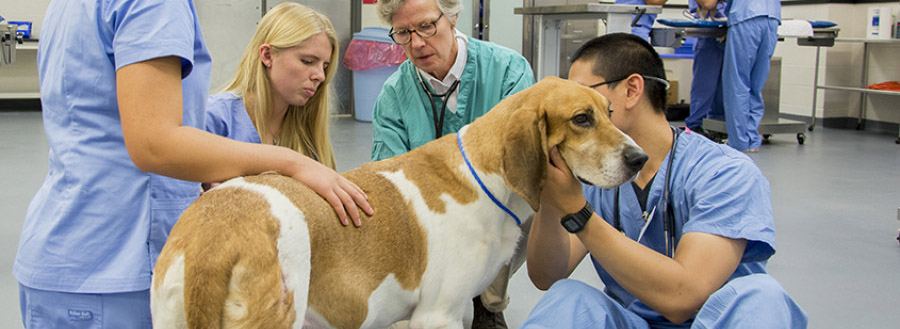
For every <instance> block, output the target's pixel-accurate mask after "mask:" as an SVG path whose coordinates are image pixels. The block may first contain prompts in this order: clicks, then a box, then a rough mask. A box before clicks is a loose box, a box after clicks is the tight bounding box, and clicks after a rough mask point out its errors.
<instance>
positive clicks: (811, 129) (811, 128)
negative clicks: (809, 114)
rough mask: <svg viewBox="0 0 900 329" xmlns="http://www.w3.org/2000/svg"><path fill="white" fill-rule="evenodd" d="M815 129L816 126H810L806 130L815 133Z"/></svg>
mask: <svg viewBox="0 0 900 329" xmlns="http://www.w3.org/2000/svg"><path fill="white" fill-rule="evenodd" d="M815 127H816V126H813V125H809V127H807V128H806V129H808V130H809V131H813V128H815Z"/></svg>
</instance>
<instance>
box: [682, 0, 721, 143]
mask: <svg viewBox="0 0 900 329" xmlns="http://www.w3.org/2000/svg"><path fill="white" fill-rule="evenodd" d="M698 7H699V6H698V5H697V1H695V0H690V1H688V8H689V9H690V11H691V12H693V13H694V17H695V18H697V19H700V20H714V19H715V20H721V19H726V18H725V15H724V11H725V3H723V2H719V3H718V4H717V6H716V7H715V10H706V9H705V8H702V7H699V8H700V9H699V10H698ZM724 55H725V41H724V40H718V39H717V38H699V37H698V38H697V42H696V43H694V62H693V79H691V113H690V115H689V116H688V117H687V118H686V119H685V120H684V124H685V126H687V127H688V128H691V130H693V131H695V132H699V133H701V134H703V133H705V132H704V131H703V127H702V126H703V119H704V118H710V119H717V120H723V121H724V120H725V105H724V101H723V98H722V97H723V96H722V58H723V57H724Z"/></svg>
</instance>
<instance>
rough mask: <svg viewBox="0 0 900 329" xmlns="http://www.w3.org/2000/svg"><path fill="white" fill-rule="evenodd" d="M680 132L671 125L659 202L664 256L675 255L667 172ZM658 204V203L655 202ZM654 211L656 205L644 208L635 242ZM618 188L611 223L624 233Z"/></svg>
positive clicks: (650, 219) (638, 239)
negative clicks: (641, 225) (663, 236)
mask: <svg viewBox="0 0 900 329" xmlns="http://www.w3.org/2000/svg"><path fill="white" fill-rule="evenodd" d="M680 134H681V131H680V130H679V129H676V128H675V127H672V148H671V149H670V150H669V161H668V163H667V164H666V175H665V176H666V177H665V178H664V179H665V182H663V194H662V198H661V203H662V204H663V205H664V206H663V207H662V208H661V211H662V218H663V234H665V236H666V256H668V257H674V256H675V235H676V234H675V216H674V215H672V211H673V210H672V205H671V204H670V203H669V194H670V192H669V176H670V175H669V174H670V173H672V160H674V159H675V149H676V148H677V146H678V137H679V135H680ZM657 205H658V204H657ZM655 212H656V206H653V209H652V210H651V211H650V213H649V214H648V213H647V211H646V210H645V211H644V212H643V214H642V215H641V218H643V219H644V227H643V228H642V229H641V233H640V234H639V235H638V238H637V240H635V241H637V242H640V241H641V238H642V237H643V236H644V232H646V231H647V228H648V227H649V226H650V222H651V221H652V220H653V215H654V213H655ZM619 217H620V215H619V188H618V187H616V189H615V200H614V205H613V225H615V227H616V229H617V230H619V232H622V233H623V234H624V233H625V230H624V229H623V228H622V222H621V219H620V218H619Z"/></svg>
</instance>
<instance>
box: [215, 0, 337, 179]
mask: <svg viewBox="0 0 900 329" xmlns="http://www.w3.org/2000/svg"><path fill="white" fill-rule="evenodd" d="M337 60H338V39H337V34H336V33H335V31H334V27H333V26H332V24H331V22H330V21H329V20H328V18H327V17H325V16H324V15H322V14H320V13H318V12H316V11H314V10H312V9H310V8H308V7H306V6H303V5H301V4H298V3H294V2H284V3H281V4H279V5H277V6H275V7H274V8H272V9H271V10H269V12H267V13H266V15H265V16H264V17H263V19H262V20H261V21H260V23H259V27H258V28H257V29H256V33H255V34H254V35H253V39H251V41H250V43H249V44H248V45H247V48H246V49H245V50H244V55H243V57H242V58H241V62H240V64H239V65H238V68H237V70H236V72H235V74H234V76H233V77H232V78H231V80H230V81H229V82H228V83H227V84H226V86H225V88H224V92H223V93H221V94H218V95H213V96H210V98H209V105H208V106H207V112H206V130H207V131H209V132H212V133H214V134H217V135H221V136H225V137H228V138H231V139H234V140H238V141H243V142H249V143H265V144H273V145H279V146H284V147H287V148H289V149H292V150H295V151H297V152H300V153H301V154H303V155H305V156H307V157H309V158H312V159H314V160H317V161H319V162H321V163H322V164H324V165H326V166H327V167H329V168H331V169H334V168H335V161H334V152H333V150H332V147H331V141H330V139H329V137H328V114H329V113H330V111H329V108H330V106H329V105H330V104H329V102H328V100H329V98H330V96H329V95H330V93H331V92H332V91H331V90H330V89H331V88H330V82H331V81H333V79H334V76H335V72H336V71H337V66H336V65H332V64H331V63H335V62H336V61H337Z"/></svg>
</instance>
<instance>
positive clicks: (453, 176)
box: [150, 78, 646, 329]
mask: <svg viewBox="0 0 900 329" xmlns="http://www.w3.org/2000/svg"><path fill="white" fill-rule="evenodd" d="M607 106H608V102H607V100H606V99H605V98H603V96H601V95H600V94H598V93H597V92H595V91H594V90H591V89H589V88H586V87H582V86H580V85H578V84H576V83H573V82H569V81H566V80H561V79H557V78H547V79H544V80H542V81H540V82H539V83H537V84H535V85H534V86H533V87H531V88H528V89H526V90H524V91H522V92H520V93H517V94H515V95H513V96H510V97H508V98H507V99H506V100H504V101H502V102H500V103H499V104H498V105H497V106H496V107H494V109H492V110H491V111H490V112H489V113H487V114H485V115H484V116H482V117H481V118H479V119H478V120H475V122H473V123H472V124H471V125H469V126H468V127H467V128H464V129H463V130H462V131H460V134H461V140H462V141H463V143H462V145H463V146H464V150H465V153H466V155H467V157H468V159H469V161H471V164H472V166H473V167H474V169H475V172H476V173H477V175H478V176H479V177H480V179H481V180H482V181H483V182H484V184H485V186H486V188H487V189H488V190H489V191H490V193H491V194H493V195H494V196H495V197H496V199H497V200H499V202H501V203H502V204H504V205H505V206H506V207H508V208H509V209H510V210H511V211H512V212H513V213H515V214H516V215H517V217H519V218H522V219H524V218H527V217H529V216H530V215H532V214H533V213H534V211H535V210H536V209H537V207H538V206H539V200H540V194H541V189H542V186H543V181H544V176H545V174H546V172H545V171H546V166H547V163H548V150H549V148H551V147H552V146H554V145H558V146H559V150H560V153H561V155H562V157H563V158H564V159H565V160H566V162H567V163H568V165H569V167H570V168H571V169H572V171H573V173H574V174H575V175H577V176H578V177H579V178H580V179H581V180H582V181H585V182H589V183H592V184H595V185H597V186H600V187H604V188H610V187H613V186H617V185H619V184H621V183H624V182H626V181H628V180H629V179H631V178H633V177H634V176H635V175H636V173H637V172H638V171H639V170H640V168H641V166H642V165H643V162H644V160H645V159H646V156H645V155H644V153H643V151H641V149H640V148H638V146H637V145H636V144H635V143H634V141H632V140H631V139H630V138H629V137H627V136H626V135H624V134H623V133H622V132H621V131H619V130H618V129H616V128H615V127H614V126H613V125H612V124H611V123H610V121H609V119H608V117H607V115H608V108H607ZM344 175H345V176H346V177H347V178H348V179H350V180H351V181H353V182H355V183H356V184H357V185H359V187H361V188H362V189H363V190H364V191H365V192H366V193H367V194H368V196H369V203H370V204H371V205H372V206H373V208H374V209H375V215H374V216H372V217H371V218H364V221H363V225H362V227H359V228H354V227H344V226H341V225H340V224H339V223H338V220H337V216H336V215H335V214H334V210H333V209H332V208H331V206H330V205H329V204H328V203H326V202H325V201H324V200H323V199H322V198H320V197H319V196H318V195H317V194H316V193H315V192H313V191H312V190H310V189H309V188H307V187H306V186H304V185H303V184H301V183H299V182H297V181H295V180H293V179H291V178H289V177H284V176H280V175H275V174H269V175H260V176H255V177H243V178H235V179H232V180H229V181H227V182H225V183H223V184H221V185H219V186H218V187H216V188H215V189H213V190H211V191H209V192H208V193H205V194H204V195H203V196H201V197H200V198H199V199H198V200H197V201H196V202H195V203H194V204H193V205H191V206H190V208H188V209H187V210H186V211H185V212H184V214H183V215H182V216H181V219H180V220H179V221H178V223H177V224H176V225H175V227H174V228H173V229H172V232H171V235H170V236H169V240H168V242H167V243H166V245H165V248H163V250H162V253H161V254H160V256H159V260H158V262H157V264H156V268H155V273H154V275H153V284H152V287H151V289H150V295H151V308H152V313H153V325H154V327H155V328H157V329H162V328H301V327H316V328H386V327H388V326H390V325H391V324H392V323H394V322H396V321H399V320H403V319H410V320H411V321H410V327H412V328H462V326H463V324H462V318H463V314H464V313H465V308H466V305H467V304H470V303H471V299H472V297H474V296H476V295H478V294H479V293H481V292H482V291H483V290H484V289H485V288H486V287H487V286H488V284H490V282H491V280H492V279H494V277H495V276H496V275H497V273H498V271H499V269H500V267H501V266H502V265H504V264H505V263H506V262H508V261H509V259H510V257H512V255H513V251H514V249H515V246H516V243H517V241H518V240H519V239H520V238H521V235H522V234H521V230H520V229H519V228H518V227H517V226H516V222H515V221H513V219H512V218H511V216H509V215H508V214H506V213H505V212H504V211H503V210H501V208H500V207H499V206H497V205H496V204H495V203H494V202H492V201H491V200H490V199H489V197H488V195H487V194H486V193H485V192H484V191H483V190H482V189H481V187H479V184H478V183H477V181H476V179H475V177H474V176H473V174H472V172H471V171H470V169H469V167H468V166H467V165H466V163H465V161H464V160H463V156H462V153H461V152H460V147H459V146H458V144H457V137H456V134H451V135H447V136H444V137H442V138H440V139H438V140H435V141H432V142H431V143H428V144H426V145H423V146H421V147H419V148H417V149H415V150H412V151H410V152H408V153H406V154H403V155H400V156H397V157H393V158H390V159H386V160H383V161H378V162H372V163H367V164H365V165H363V166H362V167H360V168H358V169H356V170H353V171H349V172H347V173H345V174H344Z"/></svg>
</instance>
